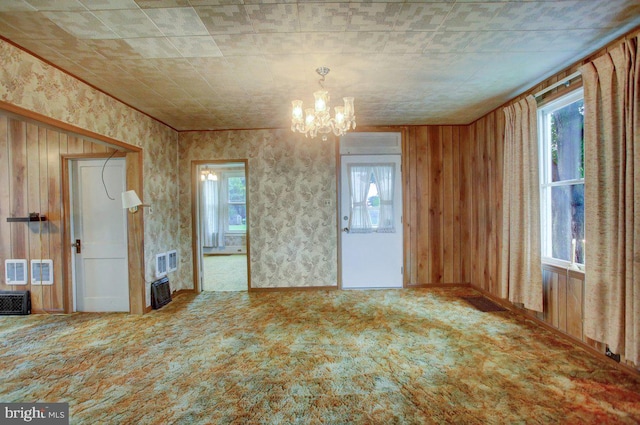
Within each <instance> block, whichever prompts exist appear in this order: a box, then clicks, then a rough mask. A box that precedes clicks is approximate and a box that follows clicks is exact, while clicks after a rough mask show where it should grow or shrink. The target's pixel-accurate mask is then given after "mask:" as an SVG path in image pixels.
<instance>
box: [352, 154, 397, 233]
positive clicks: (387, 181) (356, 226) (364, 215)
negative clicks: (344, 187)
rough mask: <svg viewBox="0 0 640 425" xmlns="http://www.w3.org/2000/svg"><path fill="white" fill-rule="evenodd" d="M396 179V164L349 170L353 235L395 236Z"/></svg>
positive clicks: (358, 166)
mask: <svg viewBox="0 0 640 425" xmlns="http://www.w3.org/2000/svg"><path fill="white" fill-rule="evenodd" d="M394 177H395V164H393V163H390V164H358V165H350V166H349V187H350V190H351V218H350V223H349V229H350V231H351V232H354V233H372V232H377V233H394V232H395V221H394V220H395V219H394V211H393V200H394V184H395V182H394Z"/></svg>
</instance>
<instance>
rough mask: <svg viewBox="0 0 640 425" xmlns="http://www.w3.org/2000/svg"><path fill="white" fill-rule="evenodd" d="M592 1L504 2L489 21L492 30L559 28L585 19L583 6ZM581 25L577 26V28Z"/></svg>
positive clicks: (571, 25)
mask: <svg viewBox="0 0 640 425" xmlns="http://www.w3.org/2000/svg"><path fill="white" fill-rule="evenodd" d="M590 3H592V2H590V1H587V2H577V1H563V2H521V3H520V2H517V3H505V4H504V5H503V7H502V8H501V9H500V10H499V11H498V13H497V14H496V16H495V17H494V18H493V19H492V20H491V21H490V22H489V25H488V28H489V29H493V30H500V31H505V30H513V31H516V30H546V29H549V30H554V29H556V30H560V29H568V28H571V27H573V26H574V24H575V23H576V21H581V20H582V19H587V17H586V16H584V15H583V13H584V11H583V7H584V5H586V4H590ZM580 27H582V25H580V26H579V28H580Z"/></svg>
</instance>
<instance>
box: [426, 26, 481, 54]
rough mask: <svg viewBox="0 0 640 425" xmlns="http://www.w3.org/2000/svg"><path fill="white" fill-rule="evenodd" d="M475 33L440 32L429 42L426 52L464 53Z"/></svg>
mask: <svg viewBox="0 0 640 425" xmlns="http://www.w3.org/2000/svg"><path fill="white" fill-rule="evenodd" d="M473 35H474V33H472V32H468V31H446V32H445V31H438V32H437V33H435V34H434V36H433V37H432V38H431V40H429V43H428V44H427V45H426V47H425V49H424V52H425V54H427V53H429V52H462V51H463V50H464V49H465V48H466V47H467V46H468V45H469V42H470V41H471V37H473Z"/></svg>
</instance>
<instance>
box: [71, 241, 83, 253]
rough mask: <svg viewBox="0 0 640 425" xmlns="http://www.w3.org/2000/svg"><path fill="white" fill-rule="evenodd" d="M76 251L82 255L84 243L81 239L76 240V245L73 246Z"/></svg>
mask: <svg viewBox="0 0 640 425" xmlns="http://www.w3.org/2000/svg"><path fill="white" fill-rule="evenodd" d="M71 246H72V247H74V248H75V249H76V254H80V253H82V242H81V241H80V239H76V243H73V244H71Z"/></svg>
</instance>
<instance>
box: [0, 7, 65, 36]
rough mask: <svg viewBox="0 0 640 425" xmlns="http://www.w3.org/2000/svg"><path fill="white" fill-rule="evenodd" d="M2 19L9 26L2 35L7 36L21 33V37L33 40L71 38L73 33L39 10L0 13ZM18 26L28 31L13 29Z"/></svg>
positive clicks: (0, 19)
mask: <svg viewBox="0 0 640 425" xmlns="http://www.w3.org/2000/svg"><path fill="white" fill-rule="evenodd" d="M0 21H1V22H3V23H4V24H6V26H7V27H8V28H7V30H3V31H2V35H4V36H5V37H12V36H13V34H17V35H20V38H28V39H31V40H48V39H61V38H71V34H69V33H68V32H66V31H64V30H63V29H62V28H60V27H59V26H58V25H56V24H55V23H54V22H52V21H50V20H49V19H47V18H46V17H45V16H43V14H42V13H39V12H5V13H0ZM16 28H26V31H19V30H15V32H13V31H11V29H16ZM5 31H6V32H5Z"/></svg>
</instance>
